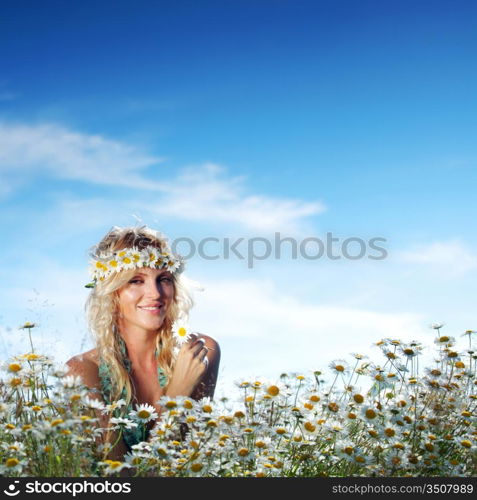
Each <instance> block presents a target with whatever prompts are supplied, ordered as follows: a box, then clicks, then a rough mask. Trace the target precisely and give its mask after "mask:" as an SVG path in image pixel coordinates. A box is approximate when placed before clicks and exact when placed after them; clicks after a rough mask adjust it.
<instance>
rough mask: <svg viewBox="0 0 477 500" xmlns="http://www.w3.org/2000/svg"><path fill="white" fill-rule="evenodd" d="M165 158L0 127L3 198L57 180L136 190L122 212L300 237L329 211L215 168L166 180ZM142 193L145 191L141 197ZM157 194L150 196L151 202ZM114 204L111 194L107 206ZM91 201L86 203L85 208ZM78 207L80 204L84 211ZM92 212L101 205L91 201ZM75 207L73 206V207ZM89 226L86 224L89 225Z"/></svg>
mask: <svg viewBox="0 0 477 500" xmlns="http://www.w3.org/2000/svg"><path fill="white" fill-rule="evenodd" d="M160 162H161V159H160V158H159V157H156V156H153V155H148V154H145V153H144V152H143V151H141V150H140V149H138V148H136V147H134V146H132V145H130V144H126V143H123V142H119V141H114V140H111V139H107V138H104V137H102V136H100V135H88V134H84V133H79V132H76V131H73V130H69V129H67V128H65V127H63V126H60V125H55V124H39V125H24V124H8V123H0V173H1V174H2V178H3V181H4V182H3V186H2V188H1V190H0V195H1V194H2V193H3V194H4V195H5V194H7V193H8V192H9V190H12V189H14V188H15V187H16V186H17V185H18V183H21V182H27V181H29V180H31V179H42V178H45V177H46V178H48V177H51V178H53V179H67V180H70V181H71V180H73V181H82V182H87V183H91V184H96V185H104V186H110V187H111V186H113V187H114V186H118V187H129V188H133V189H135V190H136V192H134V191H132V192H131V194H130V196H129V197H128V200H127V201H123V202H120V204H121V207H123V208H126V209H128V207H131V211H132V213H135V212H136V211H137V210H140V211H144V212H145V213H148V214H150V215H152V216H153V217H155V216H157V217H160V216H168V217H175V218H177V219H182V220H186V221H194V222H197V221H202V222H205V223H210V222H211V221H213V222H215V223H217V222H218V223H225V224H232V225H236V226H237V227H243V228H246V229H249V230H256V231H273V230H277V229H278V230H282V231H290V232H293V231H298V230H299V228H300V227H302V226H303V220H304V219H306V218H307V217H310V216H313V215H317V214H319V213H321V212H323V210H325V207H324V205H323V204H322V203H321V202H318V201H312V202H307V201H303V200H296V199H288V198H277V197H270V196H265V195H263V194H257V193H253V192H250V191H251V190H250V188H249V187H248V186H247V183H246V179H245V178H243V177H239V176H235V177H231V176H230V175H228V174H227V170H226V169H225V168H224V167H221V166H219V165H216V164H213V163H207V164H201V165H197V166H195V167H189V168H184V169H182V170H180V171H179V173H178V174H177V173H176V172H174V173H173V174H172V175H171V174H170V173H169V175H167V173H166V169H164V168H163V167H162V166H161V167H160V168H161V182H157V181H156V178H157V177H158V175H157V173H156V172H154V169H153V167H156V166H157V165H158V164H159V163H160ZM137 190H140V191H141V193H140V194H139V196H138V193H137ZM148 193H150V196H148ZM108 199H110V200H111V202H112V203H114V204H115V203H117V199H114V197H113V198H108V196H105V197H104V198H103V199H102V200H101V201H98V203H99V204H100V205H104V203H105V201H106V202H107V201H108ZM84 201H85V200H84V198H82V199H81V201H79V204H81V203H83V202H84ZM77 204H78V203H76V205H77ZM87 204H88V207H91V205H94V204H95V203H94V201H89V200H87ZM74 205H75V203H74V202H72V203H70V207H69V208H74ZM86 222H87V221H86Z"/></svg>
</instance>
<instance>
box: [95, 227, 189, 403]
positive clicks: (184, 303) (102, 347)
mask: <svg viewBox="0 0 477 500" xmlns="http://www.w3.org/2000/svg"><path fill="white" fill-rule="evenodd" d="M147 246H152V247H155V248H157V249H158V250H159V251H160V252H163V251H168V252H169V253H170V248H169V244H168V240H167V238H166V237H165V236H164V235H163V234H161V233H159V232H158V231H154V230H152V229H150V228H148V227H146V226H136V227H123V228H121V227H117V226H115V227H113V228H112V229H111V230H110V231H109V232H108V233H107V234H106V235H105V236H104V238H103V239H102V240H101V241H100V242H99V243H98V244H97V245H95V246H94V247H93V248H92V249H91V252H90V254H91V257H92V258H94V259H97V258H98V257H99V256H100V255H101V254H102V253H109V252H113V251H118V250H122V249H125V248H133V247H134V248H136V249H139V250H142V249H144V248H146V247H147ZM135 272H136V270H135V269H128V270H122V271H120V272H117V273H113V274H112V275H110V276H108V277H106V278H105V279H104V280H102V281H98V282H97V283H96V286H95V287H94V288H93V289H92V291H91V293H90V295H89V297H88V299H87V302H86V314H87V319H88V324H89V327H90V331H91V334H92V335H93V337H94V339H95V343H96V348H97V350H98V353H99V355H100V357H101V359H102V361H103V362H104V363H106V365H107V366H108V368H109V370H110V373H111V382H112V393H111V399H112V400H118V399H120V398H121V397H122V394H123V390H124V389H126V398H125V399H126V403H127V404H129V403H130V402H131V400H132V399H133V397H134V386H133V384H132V381H131V377H130V374H129V372H128V370H127V369H126V367H125V365H124V362H123V356H122V353H121V340H122V339H121V337H120V334H119V330H118V313H119V303H118V294H117V291H118V290H119V289H120V288H121V287H122V286H123V285H125V284H126V283H128V281H129V280H130V279H131V278H132V277H133V276H134V273H135ZM172 276H173V282H174V296H173V301H172V303H171V307H169V308H168V310H167V312H166V317H165V319H164V322H163V324H162V326H161V328H160V329H159V330H158V332H157V336H156V349H157V352H159V357H158V364H159V366H160V367H161V368H162V369H163V370H164V373H165V374H166V375H167V377H168V379H170V376H171V374H172V369H173V366H174V356H173V347H174V340H173V337H172V324H173V323H174V321H176V320H178V319H181V320H186V319H187V317H188V314H189V310H190V309H191V307H192V306H193V300H192V296H191V293H190V291H189V289H188V287H187V285H186V283H185V282H184V281H185V280H184V279H183V278H182V275H181V274H178V273H174V274H173V275H172Z"/></svg>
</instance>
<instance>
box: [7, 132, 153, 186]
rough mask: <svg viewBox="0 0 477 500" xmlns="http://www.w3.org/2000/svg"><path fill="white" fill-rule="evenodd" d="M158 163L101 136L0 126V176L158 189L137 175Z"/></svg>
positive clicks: (135, 149) (122, 144) (149, 157)
mask: <svg viewBox="0 0 477 500" xmlns="http://www.w3.org/2000/svg"><path fill="white" fill-rule="evenodd" d="M160 161H161V160H160V158H157V157H153V156H148V155H144V154H143V153H141V152H140V151H139V150H138V149H137V148H135V147H133V146H131V145H127V144H124V143H121V142H118V141H113V140H110V139H106V138H104V137H102V136H100V135H88V134H81V133H78V132H75V131H72V130H69V129H67V128H65V127H62V126H59V125H55V124H40V125H12V124H6V123H0V172H2V173H9V174H10V175H11V176H13V177H14V179H15V180H17V181H18V179H20V180H22V179H23V178H24V176H25V174H28V175H37V176H44V175H48V174H49V175H53V176H54V177H57V178H60V179H72V180H80V181H86V182H90V183H96V184H104V185H113V186H114V185H119V186H130V187H136V188H141V189H156V190H157V189H160V188H161V186H160V184H158V183H155V182H152V181H150V180H147V179H145V178H144V177H142V176H141V175H140V172H141V171H142V170H144V169H145V168H147V167H150V166H152V165H155V164H158V163H159V162H160Z"/></svg>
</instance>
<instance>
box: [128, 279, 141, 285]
mask: <svg viewBox="0 0 477 500" xmlns="http://www.w3.org/2000/svg"><path fill="white" fill-rule="evenodd" d="M129 283H133V284H135V283H142V280H139V279H136V280H131V281H130V282H129Z"/></svg>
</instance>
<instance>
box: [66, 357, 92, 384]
mask: <svg viewBox="0 0 477 500" xmlns="http://www.w3.org/2000/svg"><path fill="white" fill-rule="evenodd" d="M66 365H67V366H68V373H67V375H76V376H79V377H81V378H82V379H83V381H84V383H85V384H86V385H87V386H88V387H97V386H98V385H99V374H98V356H97V351H96V349H91V350H90V351H87V352H83V353H81V354H77V355H76V356H73V357H72V358H71V359H69V360H68V361H67V362H66Z"/></svg>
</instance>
